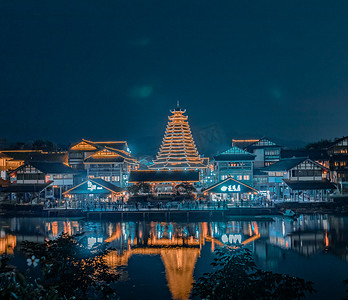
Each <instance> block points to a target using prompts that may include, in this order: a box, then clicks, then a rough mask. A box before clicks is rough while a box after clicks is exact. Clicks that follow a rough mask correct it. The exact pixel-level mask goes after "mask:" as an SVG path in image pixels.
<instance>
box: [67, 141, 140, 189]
mask: <svg viewBox="0 0 348 300" xmlns="http://www.w3.org/2000/svg"><path fill="white" fill-rule="evenodd" d="M69 165H70V166H71V167H72V168H73V169H76V170H86V173H87V174H86V175H87V178H91V177H95V178H101V179H103V180H105V181H108V182H111V183H113V184H115V185H117V186H119V187H126V186H127V185H128V177H129V172H130V171H131V170H135V169H137V168H138V161H137V160H136V159H135V158H133V157H132V156H131V153H130V150H129V148H128V145H127V142H125V141H120V142H117V141H116V142H91V141H88V140H82V141H80V142H79V143H76V144H74V145H72V146H71V147H70V149H69Z"/></svg>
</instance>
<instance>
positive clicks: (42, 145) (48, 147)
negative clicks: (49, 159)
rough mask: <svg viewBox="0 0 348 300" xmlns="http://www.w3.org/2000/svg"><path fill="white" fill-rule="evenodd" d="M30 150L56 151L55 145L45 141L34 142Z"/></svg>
mask: <svg viewBox="0 0 348 300" xmlns="http://www.w3.org/2000/svg"><path fill="white" fill-rule="evenodd" d="M32 148H33V149H34V150H43V151H48V152H54V151H57V145H56V144H55V143H53V142H51V141H47V140H36V141H34V142H33V145H32Z"/></svg>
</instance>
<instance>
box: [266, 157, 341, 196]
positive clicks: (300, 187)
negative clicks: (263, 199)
mask: <svg viewBox="0 0 348 300" xmlns="http://www.w3.org/2000/svg"><path fill="white" fill-rule="evenodd" d="M263 171H264V172H266V173H267V175H268V191H269V192H270V193H271V196H272V199H273V200H283V201H287V200H288V201H301V202H306V201H327V200H328V199H329V194H330V192H332V191H333V190H335V188H336V186H335V185H334V184H332V183H331V182H330V181H329V179H330V173H329V170H328V169H327V168H325V167H324V166H322V165H320V164H318V163H316V162H314V161H312V160H311V159H309V158H306V157H304V158H288V159H281V160H280V161H279V162H277V163H274V164H272V165H270V166H268V167H267V168H264V169H263Z"/></svg>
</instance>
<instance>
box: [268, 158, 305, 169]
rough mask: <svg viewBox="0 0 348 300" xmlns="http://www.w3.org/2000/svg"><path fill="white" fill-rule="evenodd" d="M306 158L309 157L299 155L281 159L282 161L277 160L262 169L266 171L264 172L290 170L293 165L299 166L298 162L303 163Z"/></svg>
mask: <svg viewBox="0 0 348 300" xmlns="http://www.w3.org/2000/svg"><path fill="white" fill-rule="evenodd" d="M306 159H308V158H307V157H299V158H285V159H281V160H280V161H277V162H275V163H274V164H272V165H270V166H268V167H265V168H263V169H262V171H264V172H278V171H279V172H281V171H288V170H290V169H292V168H293V167H295V166H297V165H298V164H300V163H302V162H303V161H305V160H306Z"/></svg>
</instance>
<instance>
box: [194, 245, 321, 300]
mask: <svg viewBox="0 0 348 300" xmlns="http://www.w3.org/2000/svg"><path fill="white" fill-rule="evenodd" d="M215 252H216V258H214V262H213V263H212V265H213V266H214V267H216V268H217V270H216V271H214V272H210V273H205V274H204V275H203V276H202V277H201V278H199V279H198V281H197V282H196V283H194V286H193V295H194V296H199V297H200V298H201V299H282V300H286V299H299V298H303V297H305V293H306V292H308V293H313V292H314V291H315V290H314V288H313V283H312V282H310V281H305V280H303V279H301V278H297V277H292V276H289V275H283V274H277V273H273V272H269V271H263V270H260V269H258V268H257V267H256V264H255V262H254V259H253V257H252V253H251V251H250V250H249V249H247V248H243V247H235V248H232V247H223V248H219V249H217V250H216V251H215Z"/></svg>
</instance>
